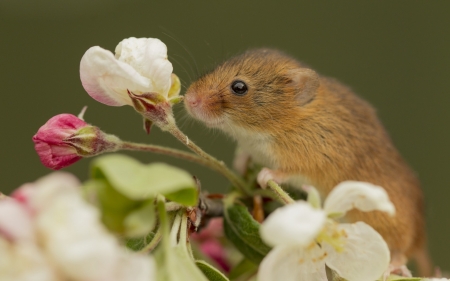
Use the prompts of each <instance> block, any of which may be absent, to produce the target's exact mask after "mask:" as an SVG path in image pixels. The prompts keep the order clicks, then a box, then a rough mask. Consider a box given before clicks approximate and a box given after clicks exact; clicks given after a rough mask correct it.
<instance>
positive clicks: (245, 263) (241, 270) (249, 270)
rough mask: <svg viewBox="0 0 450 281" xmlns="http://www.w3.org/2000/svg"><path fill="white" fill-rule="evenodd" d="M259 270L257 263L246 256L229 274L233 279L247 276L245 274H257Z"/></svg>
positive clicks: (248, 275)
mask: <svg viewBox="0 0 450 281" xmlns="http://www.w3.org/2000/svg"><path fill="white" fill-rule="evenodd" d="M257 270H258V266H257V265H255V264H254V263H253V262H251V261H249V260H248V259H245V258H244V259H243V260H242V261H241V262H239V263H238V264H237V265H236V266H235V267H233V268H232V269H231V272H230V273H229V274H228V276H229V277H230V279H232V280H235V279H237V278H242V277H244V278H245V276H247V277H250V276H252V275H253V274H255V273H256V271H257ZM247 279H248V278H247Z"/></svg>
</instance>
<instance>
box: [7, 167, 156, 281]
mask: <svg viewBox="0 0 450 281" xmlns="http://www.w3.org/2000/svg"><path fill="white" fill-rule="evenodd" d="M78 186H79V182H78V180H77V179H76V178H75V177H73V176H72V175H70V174H67V173H61V172H58V173H53V174H51V175H49V176H47V177H44V178H42V179H40V180H38V181H37V182H36V183H34V184H27V185H24V186H23V187H21V188H20V189H18V190H17V191H16V192H15V193H14V194H13V198H11V199H5V200H2V201H0V253H1V254H0V280H43V281H52V280H73V281H84V280H111V281H125V280H139V281H141V280H142V281H144V280H146V281H149V280H150V281H151V280H154V262H153V260H152V259H151V258H150V257H149V256H143V255H140V254H136V253H131V252H128V251H127V250H126V249H125V248H124V247H122V246H121V245H120V244H119V241H118V240H117V239H116V238H115V237H114V236H113V235H112V234H110V233H108V231H107V230H106V228H105V227H104V226H103V225H102V224H101V221H100V214H99V212H98V210H97V209H96V208H95V207H93V206H91V205H90V204H88V203H87V202H85V200H84V199H83V198H82V196H81V193H80V190H79V189H78ZM11 221H16V224H15V225H13V224H11Z"/></svg>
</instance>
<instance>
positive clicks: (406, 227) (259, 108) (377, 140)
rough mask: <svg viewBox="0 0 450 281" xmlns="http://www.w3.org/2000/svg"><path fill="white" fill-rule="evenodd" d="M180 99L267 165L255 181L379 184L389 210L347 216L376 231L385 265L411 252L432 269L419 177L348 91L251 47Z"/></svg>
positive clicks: (321, 186)
mask: <svg viewBox="0 0 450 281" xmlns="http://www.w3.org/2000/svg"><path fill="white" fill-rule="evenodd" d="M184 103H185V107H186V108H187V111H188V112H189V114H190V115H192V116H193V117H194V118H196V119H198V120H200V121H201V122H203V123H205V124H206V125H207V126H208V127H213V128H219V129H221V130H223V131H224V132H226V133H227V134H229V135H230V136H232V137H233V138H235V139H236V141H237V143H238V148H239V149H240V150H241V151H244V152H246V153H247V154H248V155H249V156H250V157H252V159H253V160H254V161H256V162H257V163H260V164H262V165H263V166H264V167H267V168H265V169H263V171H262V172H261V173H263V174H261V173H260V180H261V179H263V180H264V179H267V176H269V178H272V179H274V180H275V181H276V182H278V183H280V184H281V183H289V184H291V185H293V186H295V187H298V188H301V186H302V185H303V184H308V185H312V186H314V187H316V188H317V189H318V190H319V191H320V192H321V194H322V195H325V196H326V195H327V194H328V193H329V192H330V191H331V189H332V188H333V187H334V186H336V185H337V184H338V183H340V182H342V181H346V180H356V181H365V182H370V183H372V184H376V185H379V186H382V187H384V188H385V189H386V191H387V192H388V194H389V197H390V199H391V201H392V202H393V204H394V205H395V207H396V215H395V216H394V217H390V216H388V215H387V214H385V213H382V212H378V211H374V212H361V211H357V210H353V211H351V212H349V217H350V219H351V220H353V221H359V220H361V221H364V222H366V223H368V224H369V225H371V226H372V227H374V228H375V229H376V230H377V231H378V232H379V233H380V234H381V235H382V236H383V238H384V239H385V240H386V242H387V244H388V245H389V248H390V250H391V268H392V269H400V268H402V269H405V267H404V265H405V264H406V262H407V261H408V259H409V258H414V259H415V260H416V262H417V264H418V268H419V274H420V275H421V276H430V275H432V273H433V268H432V264H431V261H430V258H429V255H428V251H427V247H426V233H425V221H424V202H423V201H424V200H423V195H422V191H421V189H420V183H419V181H418V179H417V177H416V175H415V173H414V172H413V171H412V170H411V168H410V167H409V166H408V164H407V163H406V162H405V160H404V159H403V158H402V157H401V155H400V154H399V152H398V151H397V149H396V148H395V147H394V145H393V143H392V141H391V139H390V137H389V135H388V134H387V132H386V130H385V129H384V127H383V125H382V124H381V122H380V121H379V119H378V118H377V115H376V112H375V110H374V108H373V107H372V106H371V105H369V104H368V103H367V102H366V101H364V100H362V99H361V98H360V97H358V96H357V95H355V94H354V93H353V92H352V91H351V90H350V89H349V88H347V87H346V86H344V85H342V84H341V83H339V82H338V81H336V80H335V79H331V78H327V77H323V76H320V75H318V74H317V73H316V72H315V71H313V70H311V69H309V68H307V67H306V66H304V65H303V64H302V63H300V62H298V61H297V60H295V59H293V58H292V57H290V56H288V55H286V54H284V53H282V52H280V51H277V50H271V49H256V50H250V51H247V52H245V53H243V54H241V55H238V56H235V57H233V58H231V59H229V60H227V61H225V62H223V63H222V64H220V65H218V66H217V67H216V68H215V69H214V70H212V71H210V72H209V73H206V74H205V75H203V76H202V77H200V78H199V79H198V80H197V81H195V82H194V83H192V84H191V86H190V87H189V88H188V90H187V92H186V95H185V101H184ZM262 184H264V183H262Z"/></svg>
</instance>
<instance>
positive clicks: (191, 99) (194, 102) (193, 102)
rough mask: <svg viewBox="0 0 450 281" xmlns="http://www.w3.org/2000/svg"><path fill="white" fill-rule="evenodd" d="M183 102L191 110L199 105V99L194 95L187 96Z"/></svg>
mask: <svg viewBox="0 0 450 281" xmlns="http://www.w3.org/2000/svg"><path fill="white" fill-rule="evenodd" d="M185 100H186V103H187V104H188V106H190V107H191V108H194V107H198V106H199V105H200V103H201V98H200V97H199V96H198V95H196V94H195V93H191V94H187V95H186V97H185Z"/></svg>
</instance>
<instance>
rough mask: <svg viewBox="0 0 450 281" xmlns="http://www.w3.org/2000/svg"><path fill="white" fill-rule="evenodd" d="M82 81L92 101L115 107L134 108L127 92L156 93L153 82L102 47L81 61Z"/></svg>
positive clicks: (87, 54)
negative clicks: (128, 106) (130, 106)
mask: <svg viewBox="0 0 450 281" xmlns="http://www.w3.org/2000/svg"><path fill="white" fill-rule="evenodd" d="M80 78H81V83H82V84H83V87H84V89H85V90H86V92H87V93H88V94H89V95H90V96H91V97H92V98H94V99H95V100H97V101H99V102H101V103H104V104H106V105H111V106H122V105H126V104H128V105H132V102H131V100H130V98H129V97H128V93H127V89H128V90H130V91H132V92H142V93H143V92H150V91H152V85H151V83H152V82H151V81H150V79H148V78H146V77H143V76H142V75H141V74H139V73H138V72H137V71H136V70H135V69H134V68H133V67H132V66H130V65H128V64H126V63H124V62H122V61H119V60H117V59H116V58H115V57H114V55H113V54H112V53H111V52H110V51H107V50H105V49H102V48H100V47H98V46H95V47H92V48H90V49H89V50H87V51H86V53H85V54H84V55H83V57H82V58H81V62H80Z"/></svg>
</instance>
